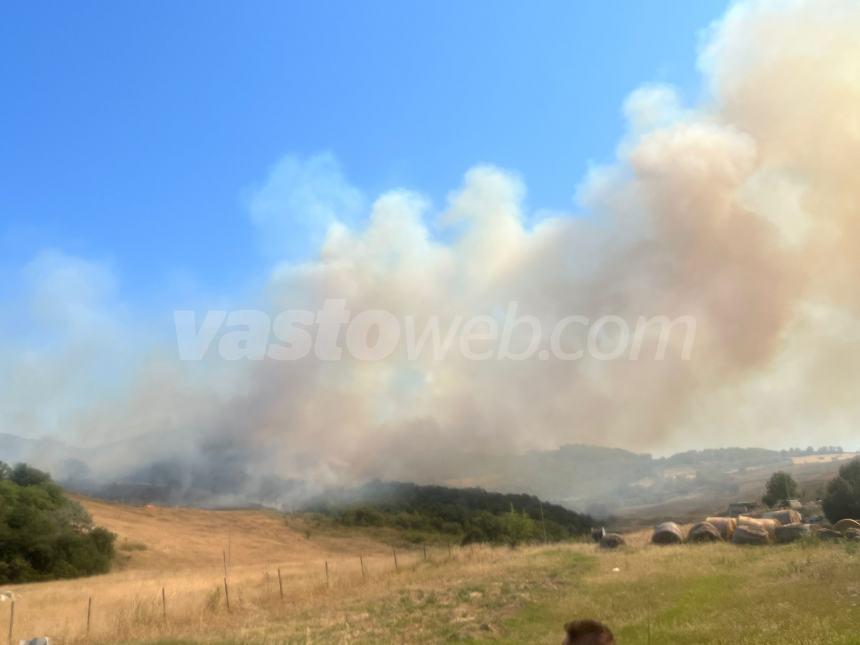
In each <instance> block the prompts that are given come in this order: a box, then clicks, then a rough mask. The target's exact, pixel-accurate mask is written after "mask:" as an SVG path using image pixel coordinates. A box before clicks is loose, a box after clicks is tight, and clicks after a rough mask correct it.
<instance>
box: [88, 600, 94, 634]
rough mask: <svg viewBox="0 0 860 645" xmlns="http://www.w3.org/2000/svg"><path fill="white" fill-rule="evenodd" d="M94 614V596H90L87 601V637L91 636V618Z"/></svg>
mask: <svg viewBox="0 0 860 645" xmlns="http://www.w3.org/2000/svg"><path fill="white" fill-rule="evenodd" d="M92 615H93V597H92V596H90V599H89V600H88V601H87V638H89V637H90V619H91V618H92Z"/></svg>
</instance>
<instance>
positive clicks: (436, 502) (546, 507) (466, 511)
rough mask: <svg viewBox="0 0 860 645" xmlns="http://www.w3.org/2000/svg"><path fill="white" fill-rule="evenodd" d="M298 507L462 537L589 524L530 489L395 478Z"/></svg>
mask: <svg viewBox="0 0 860 645" xmlns="http://www.w3.org/2000/svg"><path fill="white" fill-rule="evenodd" d="M303 510H304V511H306V512H315V513H321V514H324V515H327V516H329V517H333V518H335V519H336V520H338V521H339V522H341V523H342V524H345V525H348V526H390V527H396V528H400V529H413V530H416V531H424V532H437V533H445V534H448V535H450V536H451V537H456V538H457V539H458V540H459V541H462V542H464V543H468V542H509V543H517V542H521V541H528V540H537V541H540V540H544V539H548V540H553V541H557V540H564V539H568V538H571V537H576V536H580V535H585V534H586V533H588V531H589V529H590V528H591V526H592V525H593V524H594V521H593V520H592V518H590V517H589V516H587V515H583V514H580V513H576V512H574V511H571V510H569V509H566V508H564V507H562V506H558V505H556V504H548V503H546V502H542V501H541V500H539V499H538V498H537V497H534V496H532V495H522V494H503V493H493V492H488V491H485V490H483V489H480V488H448V487H445V486H419V485H417V484H411V483H400V482H379V481H374V482H370V483H368V484H365V485H363V486H360V487H357V488H352V489H341V490H335V491H330V492H328V493H326V494H325V495H322V496H319V497H317V498H314V499H312V500H310V501H309V502H308V503H307V504H305V506H304V508H303Z"/></svg>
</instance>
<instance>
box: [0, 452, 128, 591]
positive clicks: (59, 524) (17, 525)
mask: <svg viewBox="0 0 860 645" xmlns="http://www.w3.org/2000/svg"><path fill="white" fill-rule="evenodd" d="M115 537H116V536H114V535H113V533H110V532H109V531H107V530H105V529H103V528H98V527H93V526H92V520H91V518H90V516H89V515H88V514H87V512H86V511H85V510H84V509H83V508H82V507H81V506H80V504H78V503H76V502H74V501H72V500H70V499H68V498H67V497H66V496H65V495H64V494H63V491H62V489H61V488H60V487H59V486H57V485H56V484H55V483H54V482H53V481H51V477H50V475H48V474H47V473H44V472H42V471H40V470H37V469H35V468H31V467H30V466H27V465H26V464H18V465H17V466H15V467H14V468H9V467H8V466H7V465H6V464H4V463H2V462H0V584H5V583H19V582H31V581H37V580H51V579H54V578H74V577H78V576H85V575H92V574H96V573H104V572H106V571H108V570H109V569H110V565H111V562H112V560H113V557H114V540H115Z"/></svg>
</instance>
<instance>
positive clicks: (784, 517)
mask: <svg viewBox="0 0 860 645" xmlns="http://www.w3.org/2000/svg"><path fill="white" fill-rule="evenodd" d="M762 517H763V518H764V519H769V520H776V521H777V522H779V523H780V524H798V523H800V522H802V521H803V518H802V517H801V516H800V513H798V512H797V511H795V510H792V509H790V508H783V509H781V510H778V511H770V512H768V513H765V514H764V515H763V516H762Z"/></svg>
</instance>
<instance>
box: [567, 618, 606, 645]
mask: <svg viewBox="0 0 860 645" xmlns="http://www.w3.org/2000/svg"><path fill="white" fill-rule="evenodd" d="M564 631H565V632H566V636H565V639H564V643H562V645H615V636H613V635H612V632H611V631H610V630H609V628H608V627H607V626H606V625H604V624H603V623H599V622H597V621H596V620H574V621H571V622H569V623H568V624H567V625H565V626H564Z"/></svg>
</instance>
